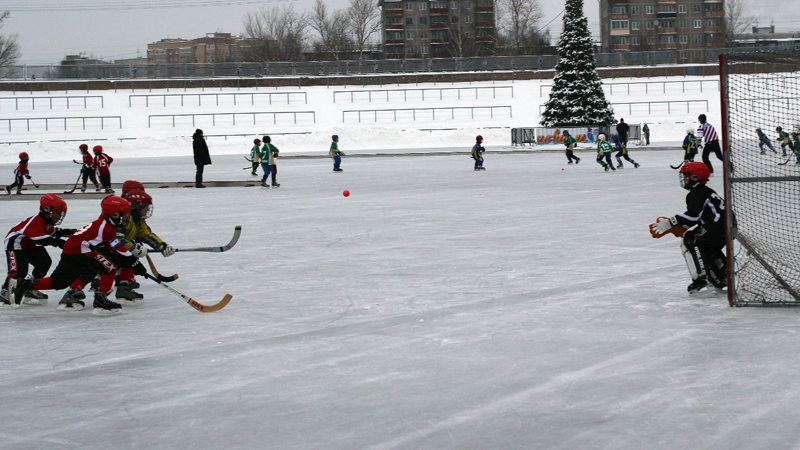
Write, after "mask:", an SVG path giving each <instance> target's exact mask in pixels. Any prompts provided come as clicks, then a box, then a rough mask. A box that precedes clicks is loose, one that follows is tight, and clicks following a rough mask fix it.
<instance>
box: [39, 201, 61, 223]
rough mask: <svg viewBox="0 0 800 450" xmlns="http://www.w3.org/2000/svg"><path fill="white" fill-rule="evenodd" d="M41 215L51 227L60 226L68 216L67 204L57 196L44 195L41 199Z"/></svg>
mask: <svg viewBox="0 0 800 450" xmlns="http://www.w3.org/2000/svg"><path fill="white" fill-rule="evenodd" d="M39 213H40V214H42V217H44V220H45V221H46V222H47V223H49V224H50V225H60V224H61V222H63V221H64V217H65V216H66V215H67V202H65V201H64V200H63V199H62V198H61V197H59V196H57V195H56V194H44V195H43V196H42V198H41V199H39Z"/></svg>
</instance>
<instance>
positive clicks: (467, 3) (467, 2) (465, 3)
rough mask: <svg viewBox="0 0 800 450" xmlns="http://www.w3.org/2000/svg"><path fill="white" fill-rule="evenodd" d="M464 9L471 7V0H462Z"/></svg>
mask: <svg viewBox="0 0 800 450" xmlns="http://www.w3.org/2000/svg"><path fill="white" fill-rule="evenodd" d="M464 9H472V2H471V1H469V0H467V1H465V2H464Z"/></svg>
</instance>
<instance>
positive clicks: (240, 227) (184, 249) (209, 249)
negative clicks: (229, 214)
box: [175, 225, 242, 253]
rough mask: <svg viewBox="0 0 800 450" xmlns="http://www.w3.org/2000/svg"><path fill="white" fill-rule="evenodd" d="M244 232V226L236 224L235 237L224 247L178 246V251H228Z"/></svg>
mask: <svg viewBox="0 0 800 450" xmlns="http://www.w3.org/2000/svg"><path fill="white" fill-rule="evenodd" d="M241 234H242V226H241V225H236V228H234V229H233V237H232V238H231V241H230V242H228V243H227V244H225V245H223V246H222V247H196V248H176V249H175V251H176V252H212V253H222V252H227V251H228V250H230V249H231V248H233V246H234V245H236V243H237V242H239V236H240V235H241Z"/></svg>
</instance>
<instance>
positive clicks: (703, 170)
mask: <svg viewBox="0 0 800 450" xmlns="http://www.w3.org/2000/svg"><path fill="white" fill-rule="evenodd" d="M679 175H680V180H681V187H682V188H684V189H686V190H690V189H692V188H693V187H695V186H697V185H700V184H706V183H708V179H709V178H710V177H711V171H710V170H709V169H708V166H707V165H705V163H701V162H688V163H686V164H684V165H683V167H681V172H680V174H679Z"/></svg>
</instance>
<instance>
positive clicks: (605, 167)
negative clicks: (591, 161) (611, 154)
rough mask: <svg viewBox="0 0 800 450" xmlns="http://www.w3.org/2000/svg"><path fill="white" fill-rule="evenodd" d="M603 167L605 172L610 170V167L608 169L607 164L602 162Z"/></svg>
mask: <svg viewBox="0 0 800 450" xmlns="http://www.w3.org/2000/svg"><path fill="white" fill-rule="evenodd" d="M603 169H604V170H605V171H606V172H608V171H609V170H610V169H609V167H608V164H604V165H603Z"/></svg>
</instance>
